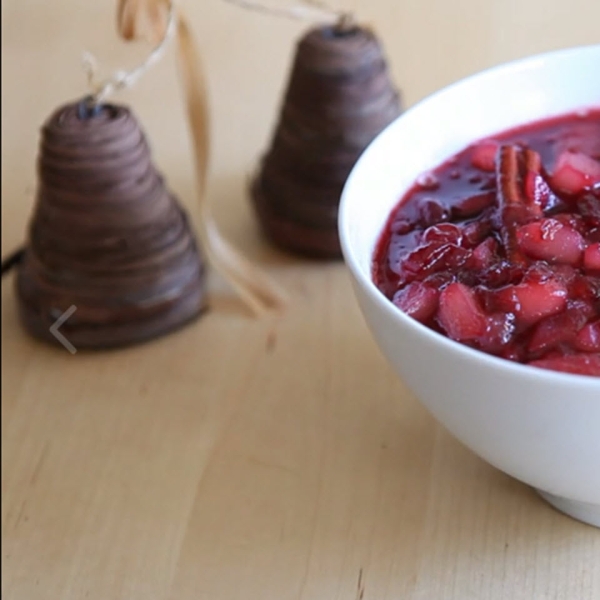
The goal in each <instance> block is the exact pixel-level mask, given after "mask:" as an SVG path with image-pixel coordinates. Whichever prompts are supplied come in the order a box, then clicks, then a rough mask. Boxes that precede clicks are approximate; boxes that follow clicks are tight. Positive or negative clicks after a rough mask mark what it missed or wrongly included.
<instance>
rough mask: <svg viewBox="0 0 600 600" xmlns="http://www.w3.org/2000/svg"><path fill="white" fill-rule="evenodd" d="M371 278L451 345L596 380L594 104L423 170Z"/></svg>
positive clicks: (597, 127)
mask: <svg viewBox="0 0 600 600" xmlns="http://www.w3.org/2000/svg"><path fill="white" fill-rule="evenodd" d="M399 167H401V166H399ZM373 280H374V281H375V283H376V285H377V286H378V287H379V289H380V290H381V291H382V292H383V293H384V294H385V295H386V296H387V297H388V298H389V299H390V300H391V301H392V302H393V303H394V304H395V305H396V306H398V308H400V309H401V310H403V311H404V312H405V313H407V314H408V315H410V316H411V317H413V318H415V319H417V320H418V321H420V322H422V323H423V324H425V325H427V326H428V327H430V328H431V329H434V330H435V331H437V332H439V333H442V334H444V335H446V336H448V337H450V338H452V339H453V340H456V341H458V342H461V343H463V344H467V345H468V346H471V347H473V348H476V349H478V350H481V351H483V352H487V353H489V354H493V355H496V356H500V357H503V358H506V359H509V360H513V361H516V362H520V363H525V364H530V365H534V366H537V367H542V368H546V369H553V370H557V371H564V372H569V373H577V374H583V375H591V376H596V377H600V107H598V108H593V109H590V110H587V111H581V112H578V113H576V114H569V115H565V116H561V117H558V118H553V119H549V120H545V121H539V122H536V123H532V124H528V125H526V126H523V127H520V128H518V129H513V130H511V131H507V132H505V133H501V134H499V135H496V136H494V137H493V138H490V139H486V140H482V141H480V142H477V143H475V144H473V145H471V146H469V147H468V148H466V149H465V150H463V151H462V152H460V153H459V154H457V155H456V156H454V157H452V158H451V159H450V160H448V161H446V162H445V163H444V164H442V165H441V166H439V167H438V168H436V169H434V170H433V171H431V172H430V173H427V174H424V175H422V176H421V177H420V178H419V179H418V180H417V182H416V183H415V185H414V186H413V187H412V188H411V189H410V190H409V191H408V193H407V194H406V195H405V196H404V197H403V198H402V199H401V201H400V203H399V204H398V205H397V207H396V208H395V209H394V210H393V211H392V214H391V215H390V218H389V220H388V222H387V224H386V226H385V229H384V232H383V234H382V236H381V239H380V240H379V243H378V245H377V248H376V251H375V255H374V258H373Z"/></svg>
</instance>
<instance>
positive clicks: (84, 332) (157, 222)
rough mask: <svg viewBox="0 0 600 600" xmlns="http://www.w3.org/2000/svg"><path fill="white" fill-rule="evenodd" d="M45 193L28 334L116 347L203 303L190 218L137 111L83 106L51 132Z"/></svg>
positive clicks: (29, 292) (56, 118)
mask: <svg viewBox="0 0 600 600" xmlns="http://www.w3.org/2000/svg"><path fill="white" fill-rule="evenodd" d="M38 177H39V183H38V190H37V201H36V207H35V212H34V215H33V218H32V220H31V224H30V236H29V244H28V247H27V250H26V253H25V256H24V259H23V262H22V264H21V266H20V268H19V273H18V277H17V290H18V295H19V300H20V312H21V316H22V320H23V323H24V325H25V326H26V328H27V329H28V330H29V331H30V332H31V333H33V334H34V335H36V336H38V337H42V338H44V339H48V340H54V338H53V336H52V335H51V333H49V331H48V330H49V327H50V326H51V325H52V324H53V323H54V322H55V321H56V319H57V318H58V316H59V315H60V314H62V313H63V312H64V311H65V310H67V309H68V308H69V307H71V306H75V307H76V309H77V310H76V311H75V312H74V313H73V316H72V317H70V318H69V320H68V322H66V323H65V325H64V326H63V327H62V328H61V331H63V333H64V335H65V337H67V339H69V340H70V342H71V343H72V344H74V345H75V346H76V347H102V346H116V345H123V344H128V343H133V342H136V341H141V340H144V339H148V338H151V337H154V336H157V335H160V334H162V333H166V332H167V331H169V330H171V329H173V328H175V327H177V326H179V325H182V324H183V323H185V322H187V321H189V320H190V319H192V318H193V317H195V316H197V315H198V314H199V312H200V311H201V310H202V308H203V306H204V267H203V263H202V260H201V258H200V256H199V253H198V249H197V246H196V241H195V239H194V236H193V234H192V232H191V230H190V228H189V225H188V222H187V218H186V215H185V213H184V212H183V210H182V209H181V207H180V206H179V204H178V203H177V201H176V199H175V198H174V197H173V196H172V195H171V194H170V192H169V191H168V190H167V188H166V187H165V184H164V181H163V178H162V177H161V175H160V174H159V173H158V172H157V171H156V169H155V167H154V165H153V164H152V160H151V155H150V149H149V146H148V143H147V141H146V138H145V136H144V134H143V132H142V130H141V129H140V127H139V125H138V123H137V121H136V119H135V118H134V116H133V114H132V113H131V111H130V110H129V109H127V108H125V107H123V106H116V105H105V106H102V107H98V108H96V109H95V110H90V109H89V107H86V106H85V105H83V104H81V103H76V104H69V105H66V106H64V107H62V108H60V109H58V110H57V111H56V112H55V113H54V114H53V115H52V116H51V117H50V119H49V120H48V121H47V122H46V124H45V125H44V127H43V129H42V139H41V144H40V154H39V162H38Z"/></svg>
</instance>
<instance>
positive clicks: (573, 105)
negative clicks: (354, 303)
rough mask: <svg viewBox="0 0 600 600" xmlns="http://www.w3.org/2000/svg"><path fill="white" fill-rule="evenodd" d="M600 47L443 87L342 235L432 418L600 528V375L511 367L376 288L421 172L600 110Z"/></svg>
mask: <svg viewBox="0 0 600 600" xmlns="http://www.w3.org/2000/svg"><path fill="white" fill-rule="evenodd" d="M599 68H600V45H597V46H589V47H581V48H574V49H569V50H563V51H558V52H552V53H548V54H543V55H540V56H534V57H532V58H526V59H524V60H519V61H516V62H512V63H509V64H506V65H502V66H500V67H496V68H493V69H490V70H487V71H484V72H483V73H480V74H478V75H474V76H472V77H469V78H467V79H465V80H463V81H460V82H458V83H456V84H454V85H451V86H450V87H447V88H445V89H443V90H442V91H440V92H437V93H436V94H434V95H433V96H430V97H429V98H427V99H426V100H424V101H422V102H420V103H419V104H418V105H416V106H415V107H414V108H412V109H410V110H409V111H407V112H406V113H405V114H404V115H402V116H401V117H399V118H398V119H397V120H396V121H395V122H394V123H392V124H391V125H390V126H389V127H388V128H387V129H386V130H385V131H384V132H383V133H382V134H381V135H380V136H379V137H378V138H377V139H376V140H375V141H374V142H373V143H372V145H371V146H370V147H369V148H368V149H367V151H366V152H365V154H364V155H363V156H362V158H361V159H360V160H359V162H358V164H357V165H356V167H355V169H354V171H353V172H352V174H351V176H350V178H349V179H348V182H347V185H346V188H345V190H344V193H343V197H342V202H341V207H340V221H339V226H340V236H341V241H342V247H343V251H344V257H345V260H346V263H347V265H348V267H349V269H350V272H351V274H352V277H353V282H354V287H355V291H356V295H357V297H358V301H359V303H360V306H361V308H362V311H363V314H364V316H365V318H366V321H367V323H368V325H369V327H370V329H371V331H372V333H373V335H374V337H375V339H376V341H377V342H378V344H379V346H380V347H381V349H382V351H383V353H384V354H385V356H386V357H387V359H388V360H389V362H390V363H391V364H392V365H393V367H394V368H395V370H396V371H397V373H398V374H399V375H400V377H401V378H402V379H403V380H404V381H405V382H406V384H407V385H408V386H409V387H410V388H411V389H412V390H413V392H414V393H415V395H416V396H417V397H418V398H419V399H420V400H421V401H422V402H423V404H424V405H425V406H426V407H427V408H428V409H429V410H430V411H431V413H432V414H433V415H434V416H435V417H436V418H437V419H438V420H439V421H440V422H441V423H442V424H443V425H445V426H446V428H447V429H448V430H449V431H450V432H451V433H453V434H454V435H455V436H456V437H457V438H458V439H459V440H461V441H462V442H463V443H464V444H465V445H467V446H468V447H469V448H471V450H473V451H474V452H475V453H477V454H478V455H479V456H481V457H482V458H483V459H485V460H486V461H488V462H489V463H491V464H492V465H494V466H496V467H497V468H499V469H501V470H502V471H505V472H506V473H508V474H510V475H512V476H513V477H515V478H517V479H520V480H521V481H524V482H526V483H528V484H530V485H532V486H533V487H535V488H536V489H537V490H538V491H539V492H540V493H541V494H542V496H544V497H545V498H546V499H547V500H548V501H549V502H550V503H551V504H553V505H554V506H555V507H556V508H558V509H560V510H561V511H563V512H565V513H567V514H569V515H571V516H573V517H575V518H577V519H579V520H582V521H585V522H587V523H590V524H593V525H596V526H598V527H600V379H598V378H594V377H584V376H580V375H570V374H562V373H558V372H552V371H545V370H542V369H537V368H533V367H527V366H524V365H520V364H516V363H512V362H509V361H506V360H503V359H500V358H496V357H493V356H489V355H487V354H484V353H482V352H478V351H476V350H472V349H471V348H468V347H466V346H463V345H461V344H458V343H456V342H454V341H452V340H450V339H447V338H445V337H444V336H442V335H440V334H438V333H435V332H434V331H432V330H430V329H428V328H427V327H425V326H423V325H421V324H420V323H418V322H417V321H414V320H412V319H411V318H409V317H407V316H406V315H405V314H403V313H402V312H401V311H400V310H399V309H397V308H396V307H395V306H394V305H393V304H392V303H391V302H390V301H389V300H387V299H386V298H385V297H384V296H383V294H382V293H381V292H380V291H379V290H378V289H377V288H376V287H375V285H374V284H373V282H372V280H371V275H370V268H371V260H372V255H373V250H374V247H375V244H376V241H377V240H378V238H379V236H380V234H381V232H382V229H383V227H384V224H385V222H386V220H387V218H388V216H389V214H390V211H391V210H392V209H393V208H394V206H395V205H396V204H397V202H398V200H399V199H400V197H401V196H402V195H403V194H404V193H405V192H406V191H407V190H408V188H409V187H410V186H411V185H412V184H413V182H414V181H415V179H416V177H417V176H418V175H419V174H420V173H422V172H423V171H426V170H428V169H431V168H433V167H436V166H437V165H439V164H440V163H441V162H443V161H444V160H445V159H447V158H449V157H450V156H451V155H453V154H455V153H456V152H458V151H460V150H462V149H463V148H465V147H466V146H467V145H469V144H470V143H471V142H473V141H475V140H477V139H480V138H483V137H486V136H489V135H491V134H494V133H497V132H501V131H503V130H505V129H508V128H511V127H513V126H517V125H519V124H523V123H528V122H531V121H536V120H539V119H542V118H544V117H549V116H553V115H559V114H562V113H568V112H571V111H575V110H577V109H580V108H583V107H588V106H598V105H600V77H598V72H599Z"/></svg>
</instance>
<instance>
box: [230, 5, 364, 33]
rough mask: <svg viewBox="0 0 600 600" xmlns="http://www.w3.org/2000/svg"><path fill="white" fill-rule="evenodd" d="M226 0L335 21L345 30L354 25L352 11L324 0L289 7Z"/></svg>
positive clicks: (282, 13)
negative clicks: (339, 7) (336, 7)
mask: <svg viewBox="0 0 600 600" xmlns="http://www.w3.org/2000/svg"><path fill="white" fill-rule="evenodd" d="M225 2H227V3H228V4H233V5H235V6H239V7H241V8H244V9H246V10H250V11H254V12H258V13H262V14H267V15H271V16H274V17H282V18H288V19H292V20H295V21H334V22H335V23H336V25H337V27H338V28H339V29H343V30H346V29H350V28H351V27H353V25H354V17H353V15H352V13H349V12H348V11H343V10H338V9H334V8H332V7H331V6H329V5H328V4H327V3H325V2H323V1H322V0H301V1H300V2H299V3H298V4H292V5H291V6H287V7H278V6H272V5H268V4H263V3H262V2H259V1H257V0H225Z"/></svg>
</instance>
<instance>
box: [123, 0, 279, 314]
mask: <svg viewBox="0 0 600 600" xmlns="http://www.w3.org/2000/svg"><path fill="white" fill-rule="evenodd" d="M173 23H174V24H175V31H176V35H177V47H178V56H179V66H180V72H181V79H182V84H183V88H184V92H185V98H186V108H187V116H188V122H189V126H190V131H191V134H192V140H193V144H194V153H195V164H196V177H197V186H198V199H199V208H200V237H201V241H202V243H203V246H204V249H205V251H206V253H207V255H208V259H209V262H210V263H211V265H212V266H213V267H214V268H215V270H217V271H218V272H219V273H220V274H221V275H222V276H223V277H224V278H225V279H226V280H227V281H229V283H230V284H231V285H232V287H233V288H234V289H235V290H236V292H237V293H238V295H239V296H240V298H241V299H242V300H243V301H244V303H245V304H246V305H247V306H248V307H249V308H250V309H251V310H252V312H253V313H254V314H256V315H261V314H264V313H266V312H269V311H270V310H273V309H275V310H279V309H281V308H283V306H284V305H285V295H284V294H283V292H282V291H281V290H280V289H279V288H278V286H276V285H275V283H274V282H273V281H272V280H271V279H270V278H269V277H268V276H267V274H266V273H264V272H263V271H262V270H261V269H260V268H259V267H258V266H256V265H254V264H253V263H251V262H250V261H249V260H247V259H246V258H244V257H243V256H242V255H241V254H240V253H239V252H238V251H237V250H236V249H235V248H234V247H233V246H232V245H231V244H230V243H229V242H227V240H225V239H224V238H223V237H222V236H221V234H220V233H219V230H218V228H217V226H216V223H215V222H214V219H213V217H212V212H211V209H210V203H209V201H208V195H207V194H206V179H207V174H208V158H209V149H210V134H209V111H208V94H207V90H206V80H205V77H204V71H203V68H202V63H201V61H200V57H199V55H198V52H197V50H196V48H195V44H194V40H193V37H192V32H191V29H190V27H189V25H188V22H187V20H186V19H185V18H184V16H183V14H182V12H181V11H180V10H176V8H175V6H174V2H172V1H171V0H119V2H118V7H117V29H118V31H119V34H120V35H121V37H122V38H123V39H125V40H127V41H136V40H146V41H150V42H153V43H155V44H158V45H157V46H156V48H155V50H154V52H153V54H152V55H154V54H155V53H156V52H157V49H159V48H163V47H164V44H165V41H166V40H168V37H169V31H170V26H171V24H173ZM152 55H151V56H152ZM144 64H146V63H144ZM138 69H139V68H138Z"/></svg>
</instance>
